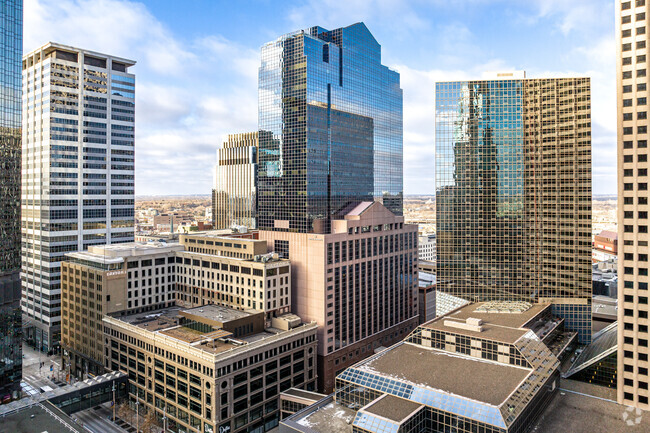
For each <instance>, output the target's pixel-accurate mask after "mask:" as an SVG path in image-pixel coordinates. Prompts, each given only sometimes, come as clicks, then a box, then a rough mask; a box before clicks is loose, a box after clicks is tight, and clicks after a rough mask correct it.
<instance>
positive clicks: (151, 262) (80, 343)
mask: <svg viewBox="0 0 650 433" xmlns="http://www.w3.org/2000/svg"><path fill="white" fill-rule="evenodd" d="M182 249H183V247H182V245H179V244H167V243H146V244H142V243H140V244H138V243H128V244H118V245H101V246H91V247H90V248H89V249H88V251H83V252H76V253H68V254H66V256H65V261H62V262H61V346H62V348H63V353H62V355H63V358H64V360H65V362H67V363H69V370H68V371H69V373H70V374H72V375H73V376H75V377H77V378H80V379H81V378H84V379H85V378H87V374H88V373H90V374H94V375H100V374H103V373H104V369H103V365H104V362H103V360H104V358H103V357H104V341H103V338H102V335H103V329H102V318H103V317H104V315H106V314H117V313H120V314H131V313H133V314H136V313H141V312H146V311H151V310H156V309H160V308H167V307H172V306H174V305H175V303H176V289H175V283H174V281H175V264H174V263H175V252H177V251H180V250H182Z"/></svg>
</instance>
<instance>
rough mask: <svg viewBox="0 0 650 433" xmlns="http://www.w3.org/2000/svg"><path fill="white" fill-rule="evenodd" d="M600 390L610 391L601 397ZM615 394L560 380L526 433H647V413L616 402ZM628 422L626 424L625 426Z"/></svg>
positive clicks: (649, 415) (594, 386)
mask: <svg viewBox="0 0 650 433" xmlns="http://www.w3.org/2000/svg"><path fill="white" fill-rule="evenodd" d="M603 390H607V391H611V392H610V393H609V395H603ZM614 400H616V392H615V391H614V390H610V389H608V388H604V387H602V386H598V385H593V384H587V383H583V382H575V381H572V380H565V379H563V380H562V381H561V382H560V390H559V391H558V393H557V394H556V395H555V397H554V398H553V400H552V401H551V403H550V404H549V405H548V407H547V408H546V410H545V411H544V413H543V414H542V415H541V417H540V419H539V420H538V421H537V422H536V423H535V425H534V427H532V428H531V430H530V431H533V432H535V433H556V432H572V433H612V432H624V433H647V432H649V431H650V412H644V411H639V412H638V413H637V411H636V410H635V409H633V408H630V407H628V406H624V405H620V404H618V403H616V401H614ZM628 421H629V423H628Z"/></svg>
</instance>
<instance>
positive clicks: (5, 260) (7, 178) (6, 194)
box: [0, 0, 23, 396]
mask: <svg viewBox="0 0 650 433" xmlns="http://www.w3.org/2000/svg"><path fill="white" fill-rule="evenodd" d="M0 34H2V35H3V37H2V38H0V396H4V395H6V394H7V393H8V392H11V391H15V390H19V389H20V379H21V374H22V365H23V358H22V348H21V347H22V346H21V344H22V331H21V330H22V326H21V311H20V170H21V167H20V157H21V139H20V136H21V132H20V131H21V130H20V126H21V88H22V74H21V68H22V51H23V2H22V0H4V1H3V2H2V3H0Z"/></svg>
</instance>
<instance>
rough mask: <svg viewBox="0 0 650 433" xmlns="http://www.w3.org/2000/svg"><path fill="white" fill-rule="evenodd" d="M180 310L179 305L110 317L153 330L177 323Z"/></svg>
mask: <svg viewBox="0 0 650 433" xmlns="http://www.w3.org/2000/svg"><path fill="white" fill-rule="evenodd" d="M180 311H181V308H179V307H170V308H165V309H162V310H155V311H147V312H144V313H137V314H127V315H125V316H112V317H113V318H115V319H117V320H119V321H121V322H124V323H128V324H129V325H134V326H137V327H138V328H142V329H146V330H147V331H151V332H155V331H159V330H161V329H167V328H170V327H172V326H176V325H178V316H179V312H180Z"/></svg>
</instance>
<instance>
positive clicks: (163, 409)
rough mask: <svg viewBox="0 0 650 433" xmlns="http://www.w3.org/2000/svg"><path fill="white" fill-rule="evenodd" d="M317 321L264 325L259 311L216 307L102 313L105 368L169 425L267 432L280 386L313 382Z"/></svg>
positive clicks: (289, 318)
mask: <svg viewBox="0 0 650 433" xmlns="http://www.w3.org/2000/svg"><path fill="white" fill-rule="evenodd" d="M316 327H317V326H316V324H315V323H310V324H303V323H301V321H300V319H299V318H297V317H296V316H294V315H291V314H289V315H285V316H283V317H280V318H274V319H273V327H272V328H266V327H265V326H264V314H262V313H261V312H260V313H252V312H244V311H238V310H234V309H231V308H227V307H221V306H217V305H206V306H202V307H197V308H194V309H189V310H183V309H179V308H172V309H165V310H159V311H157V312H155V313H153V314H152V313H151V312H149V313H141V314H135V315H128V316H120V317H110V316H106V317H105V318H104V329H105V341H106V348H105V355H106V356H105V364H104V367H105V368H106V369H109V370H112V371H115V370H119V371H122V372H124V373H126V374H128V375H129V399H130V403H131V405H132V407H134V406H135V403H136V402H137V403H138V406H139V411H140V414H143V413H144V412H147V413H153V414H154V416H155V419H156V420H157V421H158V424H159V425H160V426H161V427H162V426H164V427H165V428H167V429H169V430H170V431H173V432H182V433H188V432H201V433H217V432H220V433H221V432H235V431H237V432H243V431H247V432H263V431H270V430H271V429H273V428H274V427H276V426H277V425H278V423H279V419H280V407H279V400H280V393H281V392H283V391H286V390H288V389H290V388H292V387H295V388H302V389H306V390H314V388H315V381H316V366H315V364H316ZM163 417H165V418H166V419H163Z"/></svg>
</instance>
